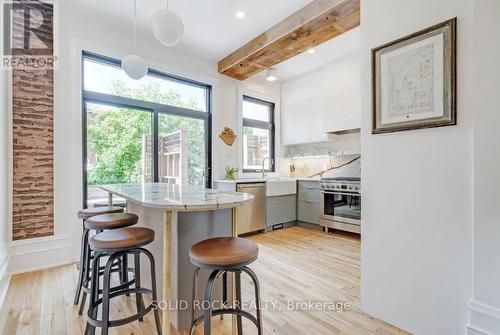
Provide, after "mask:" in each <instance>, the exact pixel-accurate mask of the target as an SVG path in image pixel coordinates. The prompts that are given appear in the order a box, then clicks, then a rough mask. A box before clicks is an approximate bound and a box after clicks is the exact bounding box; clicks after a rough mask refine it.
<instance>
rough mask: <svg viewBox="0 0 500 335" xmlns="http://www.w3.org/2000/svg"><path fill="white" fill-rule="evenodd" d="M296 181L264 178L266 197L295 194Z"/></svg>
mask: <svg viewBox="0 0 500 335" xmlns="http://www.w3.org/2000/svg"><path fill="white" fill-rule="evenodd" d="M296 193H297V181H295V179H289V178H266V196H268V197H274V196H278V195H287V194H296Z"/></svg>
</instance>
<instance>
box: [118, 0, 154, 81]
mask: <svg viewBox="0 0 500 335" xmlns="http://www.w3.org/2000/svg"><path fill="white" fill-rule="evenodd" d="M136 26H137V5H136V0H134V52H135V53H137V27H136ZM122 69H123V71H125V73H126V74H127V76H129V77H130V78H132V79H134V80H139V79H142V78H144V76H145V75H146V74H147V73H148V64H146V61H145V60H144V59H142V58H141V57H139V56H137V55H136V54H132V55H128V56H125V57H123V59H122Z"/></svg>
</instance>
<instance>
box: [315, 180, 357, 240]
mask: <svg viewBox="0 0 500 335" xmlns="http://www.w3.org/2000/svg"><path fill="white" fill-rule="evenodd" d="M320 185H321V220H320V224H321V225H322V226H323V227H326V228H325V229H327V228H334V229H339V230H345V231H349V232H352V233H358V234H360V233H361V178H359V177H339V178H324V179H322V180H321V183H320Z"/></svg>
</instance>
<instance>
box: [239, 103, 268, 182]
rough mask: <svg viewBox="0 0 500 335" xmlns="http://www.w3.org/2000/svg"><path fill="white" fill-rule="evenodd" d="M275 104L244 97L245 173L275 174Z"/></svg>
mask: <svg viewBox="0 0 500 335" xmlns="http://www.w3.org/2000/svg"><path fill="white" fill-rule="evenodd" d="M274 152H275V151H274V103H272V102H267V101H263V100H260V99H256V98H252V97H248V96H243V172H244V173H245V172H246V173H248V172H260V171H262V163H263V162H264V171H267V172H274V171H275V166H274Z"/></svg>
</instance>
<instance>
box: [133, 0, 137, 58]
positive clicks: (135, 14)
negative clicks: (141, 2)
mask: <svg viewBox="0 0 500 335" xmlns="http://www.w3.org/2000/svg"><path fill="white" fill-rule="evenodd" d="M136 26H137V0H134V52H135V53H136V54H137V27H136Z"/></svg>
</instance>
